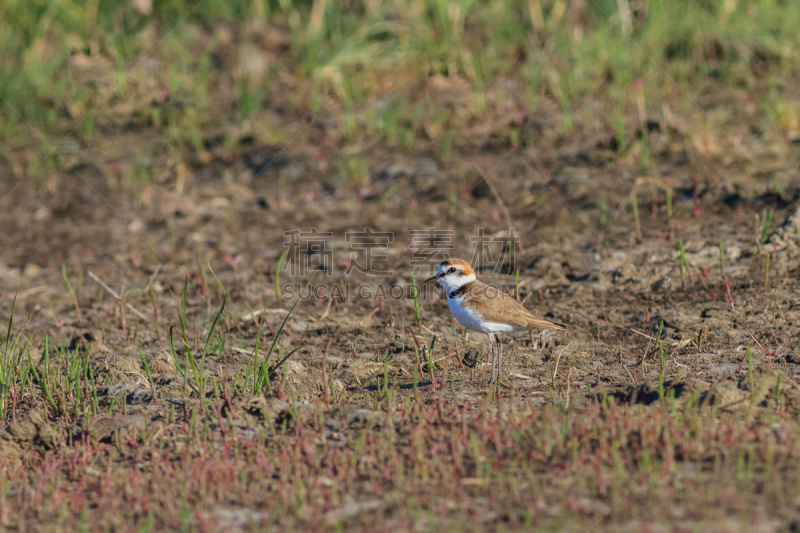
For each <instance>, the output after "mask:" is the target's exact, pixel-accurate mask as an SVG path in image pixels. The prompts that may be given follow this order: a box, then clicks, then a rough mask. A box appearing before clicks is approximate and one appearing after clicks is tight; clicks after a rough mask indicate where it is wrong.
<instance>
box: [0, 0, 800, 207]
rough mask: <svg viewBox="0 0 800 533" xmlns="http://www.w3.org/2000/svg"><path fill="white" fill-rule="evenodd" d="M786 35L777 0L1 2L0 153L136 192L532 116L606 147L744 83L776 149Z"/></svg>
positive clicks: (460, 145)
mask: <svg viewBox="0 0 800 533" xmlns="http://www.w3.org/2000/svg"><path fill="white" fill-rule="evenodd" d="M798 27H800V3H797V2H791V1H786V0H700V1H670V0H634V1H630V2H629V1H628V0H528V1H517V0H512V1H485V2H479V1H472V0H449V1H448V0H430V1H428V0H411V1H409V2H401V1H394V0H389V1H367V2H357V1H350V0H314V1H310V2H293V1H292V0H204V1H201V2H185V1H181V0H134V1H130V2H127V1H119V0H5V1H4V2H2V4H0V144H1V145H2V154H0V156H2V157H3V158H5V160H6V163H7V164H8V166H9V167H10V168H11V170H12V172H13V174H14V175H15V177H16V178H17V179H30V180H31V181H32V183H36V184H37V186H39V187H40V188H42V189H43V190H47V179H48V177H50V176H52V174H53V171H54V170H55V169H57V168H59V167H60V166H62V165H64V164H68V165H76V164H80V161H81V160H82V158H86V159H92V160H95V161H96V160H97V159H98V157H99V155H98V154H101V155H102V158H103V159H106V160H113V159H115V158H119V157H121V156H125V157H126V158H128V159H131V161H132V164H129V165H126V166H125V170H124V171H120V172H115V170H114V169H113V168H112V169H110V170H108V169H107V170H106V171H107V172H108V173H109V174H110V175H112V176H111V177H109V178H108V179H109V180H110V181H114V182H115V183H116V184H117V185H120V186H122V187H123V188H127V189H128V190H131V191H133V192H135V191H137V190H140V189H141V188H142V186H143V184H146V183H147V182H148V181H149V180H151V179H158V180H162V181H163V180H174V179H177V178H178V177H179V175H180V174H181V172H183V170H182V169H185V167H186V165H190V164H205V163H208V162H210V161H212V160H214V159H215V158H222V159H230V158H235V157H237V155H236V153H237V152H236V147H237V146H240V145H241V144H242V142H245V143H253V142H255V143H256V144H257V145H268V146H276V147H278V146H284V145H286V144H293V145H298V146H300V145H302V143H304V142H306V143H310V144H314V143H317V142H318V139H316V138H315V137H314V132H315V131H317V133H318V132H319V131H320V130H321V131H323V133H324V134H325V135H326V136H327V137H329V138H330V139H331V144H330V147H331V148H332V149H333V148H335V149H336V150H338V151H340V152H342V153H346V154H350V155H351V156H357V155H358V154H359V153H361V152H363V151H364V150H366V149H368V146H366V145H370V146H371V145H372V144H373V143H375V142H379V143H380V144H381V146H383V147H387V148H389V149H392V150H400V151H403V150H407V151H413V150H419V149H424V150H427V151H432V152H433V153H435V154H437V155H438V156H439V157H442V158H448V157H450V156H452V155H454V154H458V153H462V154H463V153H465V152H469V151H471V150H474V148H475V145H474V144H470V141H469V135H468V134H467V131H468V130H469V128H470V127H471V126H472V125H474V122H475V120H476V119H478V120H480V121H482V122H485V123H486V124H489V127H490V128H491V129H492V130H493V132H494V133H497V134H498V135H499V137H500V138H501V141H502V143H501V144H503V145H505V146H508V147H512V146H515V145H516V144H517V143H520V142H525V137H526V135H525V131H524V128H510V129H507V128H506V126H507V125H508V124H509V123H512V124H516V125H518V124H519V123H523V122H529V121H531V122H536V120H535V117H536V113H537V111H539V110H540V109H541V108H542V107H543V106H546V105H551V106H557V109H558V111H557V112H556V113H555V114H554V118H556V119H557V120H556V126H557V127H558V128H559V133H560V134H561V135H564V136H569V135H573V134H576V133H577V134H580V131H581V130H580V127H579V128H578V131H577V132H576V131H575V128H576V125H579V126H580V125H581V124H586V123H588V122H589V121H590V120H594V121H599V123H600V125H601V126H600V127H601V128H606V129H608V130H609V131H611V132H617V136H618V137H619V138H620V140H622V137H623V136H624V132H625V130H626V128H630V124H626V122H629V118H630V117H631V116H633V117H634V119H633V120H634V123H635V122H636V120H637V119H636V117H637V116H638V117H639V119H642V120H644V119H645V118H646V116H648V115H649V114H651V113H659V114H660V113H661V109H662V106H663V105H664V104H665V103H669V104H670V105H672V106H680V105H681V104H682V103H683V104H685V105H686V106H687V108H692V107H694V106H696V105H700V106H701V107H702V105H703V101H702V100H703V99H704V98H706V97H708V96H714V97H722V98H724V93H725V89H726V88H731V89H740V88H743V87H745V88H748V87H749V88H751V89H753V91H754V93H756V94H759V95H763V96H760V97H758V101H757V102H756V104H757V105H758V106H760V108H761V109H762V111H763V116H764V120H765V121H767V122H768V125H774V126H776V127H778V128H780V129H781V130H782V131H783V132H784V133H785V134H786V135H788V136H791V135H794V130H795V129H796V127H797V124H796V110H795V107H794V103H793V102H792V98H791V97H790V96H792V90H793V89H792V86H791V80H793V79H794V76H795V75H796V74H797V66H798V65H800V62H798V41H800V38H798V32H797V28H798ZM440 86H443V87H446V88H447V90H448V91H450V92H451V94H452V98H449V99H442V98H440V97H436V96H434V95H433V92H434V91H435V90H436V89H437V88H439V87H440ZM640 89H641V90H640ZM787 93H788V95H787ZM487 95H490V97H487ZM637 95H638V96H637ZM587 102H591V103H593V104H592V105H587ZM734 112H735V111H734ZM550 114H551V113H550V112H549V111H548V113H547V115H548V117H547V118H549V115H550ZM626 117H627V118H626ZM495 118H497V119H498V120H499V122H497V123H494V122H493V120H494V119H495ZM531 119H534V120H531ZM310 124H311V125H313V127H308V126H309V125H310ZM497 130H501V131H497ZM506 130H507V131H506ZM131 135H134V136H135V140H131V141H130V142H129V141H127V140H126V141H125V142H119V141H120V139H121V138H124V137H126V136H131ZM484 137H485V135H484ZM115 141H116V142H115ZM620 144H621V143H620ZM226 150H227V151H226ZM81 154H83V155H81ZM70 158H71V159H70ZM154 158H158V159H161V160H163V162H164V164H163V165H161V167H163V168H161V170H159V171H154V170H153V165H152V164H151V162H152V161H153V159H154ZM338 164H339V166H340V167H341V168H343V169H345V170H344V171H343V173H344V174H347V176H345V178H346V179H355V180H364V179H367V180H368V179H369V178H368V177H364V176H359V175H358V174H359V171H358V168H357V167H358V162H357V161H356V162H355V163H353V162H352V161H349V160H341V161H339V163H338ZM351 167H352V168H351ZM347 169H350V170H349V171H348V170H347Z"/></svg>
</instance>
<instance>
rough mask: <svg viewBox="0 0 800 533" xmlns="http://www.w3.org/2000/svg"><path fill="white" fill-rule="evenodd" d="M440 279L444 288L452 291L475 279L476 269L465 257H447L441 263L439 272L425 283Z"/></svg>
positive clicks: (440, 283)
mask: <svg viewBox="0 0 800 533" xmlns="http://www.w3.org/2000/svg"><path fill="white" fill-rule="evenodd" d="M431 281H438V282H439V285H441V286H442V287H444V290H445V291H447V292H450V291H451V290H453V289H457V288H459V287H461V286H462V285H464V284H465V283H469V282H470V281H475V271H474V270H472V267H471V266H469V263H467V262H466V261H464V260H463V259H446V260H444V261H442V262H441V263H440V264H439V272H438V273H437V274H436V275H435V276H431V277H429V278H428V279H426V280H425V283H429V282H431Z"/></svg>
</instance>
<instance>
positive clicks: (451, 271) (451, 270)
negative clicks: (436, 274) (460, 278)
mask: <svg viewBox="0 0 800 533" xmlns="http://www.w3.org/2000/svg"><path fill="white" fill-rule="evenodd" d="M455 271H456V267H450V270H448V272H449V273H450V274H452V273H453V272H455Z"/></svg>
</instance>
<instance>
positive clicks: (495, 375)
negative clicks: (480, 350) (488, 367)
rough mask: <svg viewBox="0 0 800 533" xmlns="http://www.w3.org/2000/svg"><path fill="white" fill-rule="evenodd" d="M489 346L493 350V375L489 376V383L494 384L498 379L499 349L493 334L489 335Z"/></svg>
mask: <svg viewBox="0 0 800 533" xmlns="http://www.w3.org/2000/svg"><path fill="white" fill-rule="evenodd" d="M489 346H490V349H491V352H492V375H491V377H490V378H489V384H492V383H494V382H495V381H496V380H497V371H496V368H497V349H496V347H495V343H494V336H493V335H489Z"/></svg>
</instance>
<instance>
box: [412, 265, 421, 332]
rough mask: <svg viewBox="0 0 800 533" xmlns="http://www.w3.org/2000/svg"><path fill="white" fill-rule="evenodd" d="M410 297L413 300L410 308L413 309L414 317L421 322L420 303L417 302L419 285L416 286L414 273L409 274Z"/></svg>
mask: <svg viewBox="0 0 800 533" xmlns="http://www.w3.org/2000/svg"><path fill="white" fill-rule="evenodd" d="M411 298H412V299H413V300H414V303H413V304H412V305H411V309H413V310H414V318H415V319H416V321H417V324H419V323H420V322H422V305H420V303H419V287H418V286H417V277H416V276H415V275H412V276H411Z"/></svg>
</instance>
